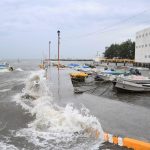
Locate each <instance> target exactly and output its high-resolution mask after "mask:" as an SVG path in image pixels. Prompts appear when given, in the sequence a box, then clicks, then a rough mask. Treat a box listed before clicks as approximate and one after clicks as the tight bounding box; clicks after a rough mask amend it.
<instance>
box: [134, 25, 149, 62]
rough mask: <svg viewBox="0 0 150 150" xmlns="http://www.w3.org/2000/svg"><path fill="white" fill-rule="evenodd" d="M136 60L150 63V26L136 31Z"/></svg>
mask: <svg viewBox="0 0 150 150" xmlns="http://www.w3.org/2000/svg"><path fill="white" fill-rule="evenodd" d="M135 62H137V63H150V28H147V29H144V30H141V31H139V32H137V33H136V40H135Z"/></svg>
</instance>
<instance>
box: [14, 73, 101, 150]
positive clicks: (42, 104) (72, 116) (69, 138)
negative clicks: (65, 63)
mask: <svg viewBox="0 0 150 150" xmlns="http://www.w3.org/2000/svg"><path fill="white" fill-rule="evenodd" d="M35 76H36V79H38V78H37V76H38V77H39V85H40V87H38V90H33V89H32V88H31V87H33V86H32V85H33V84H34V82H33V79H35ZM43 76H44V72H38V73H37V72H36V73H32V74H31V75H30V77H29V79H27V80H26V86H25V88H24V90H23V93H22V94H24V93H28V94H29V95H32V96H35V97H36V99H35V100H31V99H24V98H21V96H22V94H18V95H17V96H15V98H14V99H15V101H16V103H18V104H20V105H21V106H22V107H23V108H24V109H25V110H27V111H28V112H30V113H31V114H32V115H33V116H35V119H34V120H33V121H32V122H30V123H29V124H28V128H25V129H21V130H19V131H17V132H16V136H17V137H25V138H26V139H27V140H28V141H29V142H32V143H33V144H34V145H36V146H40V147H41V149H42V148H43V149H54V150H57V149H58V150H59V149H72V150H76V149H81V150H82V149H94V148H95V147H98V146H99V145H100V143H101V142H102V141H103V130H102V128H101V124H100V123H99V121H98V119H97V118H96V117H94V116H92V115H91V114H90V111H89V110H88V109H87V108H86V107H84V106H83V105H82V106H81V107H80V108H78V109H77V108H76V106H75V105H74V104H72V103H69V104H67V105H66V107H61V106H59V105H58V104H56V103H55V102H54V101H53V97H52V95H51V93H50V92H49V88H48V86H47V84H46V80H45V79H44V78H43ZM97 132H99V133H100V136H99V137H98V139H97V138H96V133H97Z"/></svg>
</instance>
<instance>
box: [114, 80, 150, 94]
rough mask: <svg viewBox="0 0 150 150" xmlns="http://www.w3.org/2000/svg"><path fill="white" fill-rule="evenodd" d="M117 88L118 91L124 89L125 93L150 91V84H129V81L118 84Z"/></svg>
mask: <svg viewBox="0 0 150 150" xmlns="http://www.w3.org/2000/svg"><path fill="white" fill-rule="evenodd" d="M115 87H116V88H117V89H122V90H125V91H132V92H148V91H150V84H137V83H134V82H128V81H122V82H116V83H115Z"/></svg>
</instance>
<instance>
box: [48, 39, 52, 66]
mask: <svg viewBox="0 0 150 150" xmlns="http://www.w3.org/2000/svg"><path fill="white" fill-rule="evenodd" d="M50 44H51V41H49V59H48V65H49V66H50Z"/></svg>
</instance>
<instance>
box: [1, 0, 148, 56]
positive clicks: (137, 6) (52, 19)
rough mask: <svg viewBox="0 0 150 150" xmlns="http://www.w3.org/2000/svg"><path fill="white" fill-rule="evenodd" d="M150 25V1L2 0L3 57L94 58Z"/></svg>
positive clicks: (132, 37) (133, 38)
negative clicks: (58, 31) (59, 52)
mask: <svg viewBox="0 0 150 150" xmlns="http://www.w3.org/2000/svg"><path fill="white" fill-rule="evenodd" d="M147 27H150V1H149V0H0V53H1V55H0V56H1V58H0V59H2V58H41V57H43V55H44V56H48V41H49V40H50V41H51V42H52V44H51V57H53V58H54V57H56V56H57V30H60V31H61V45H60V50H61V54H60V55H61V58H62V57H63V58H93V57H95V55H96V52H97V51H101V52H103V51H104V49H105V47H106V46H109V45H110V44H111V43H120V42H122V41H125V40H127V39H129V38H130V39H132V40H135V33H136V32H137V31H139V30H141V29H143V28H147Z"/></svg>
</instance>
